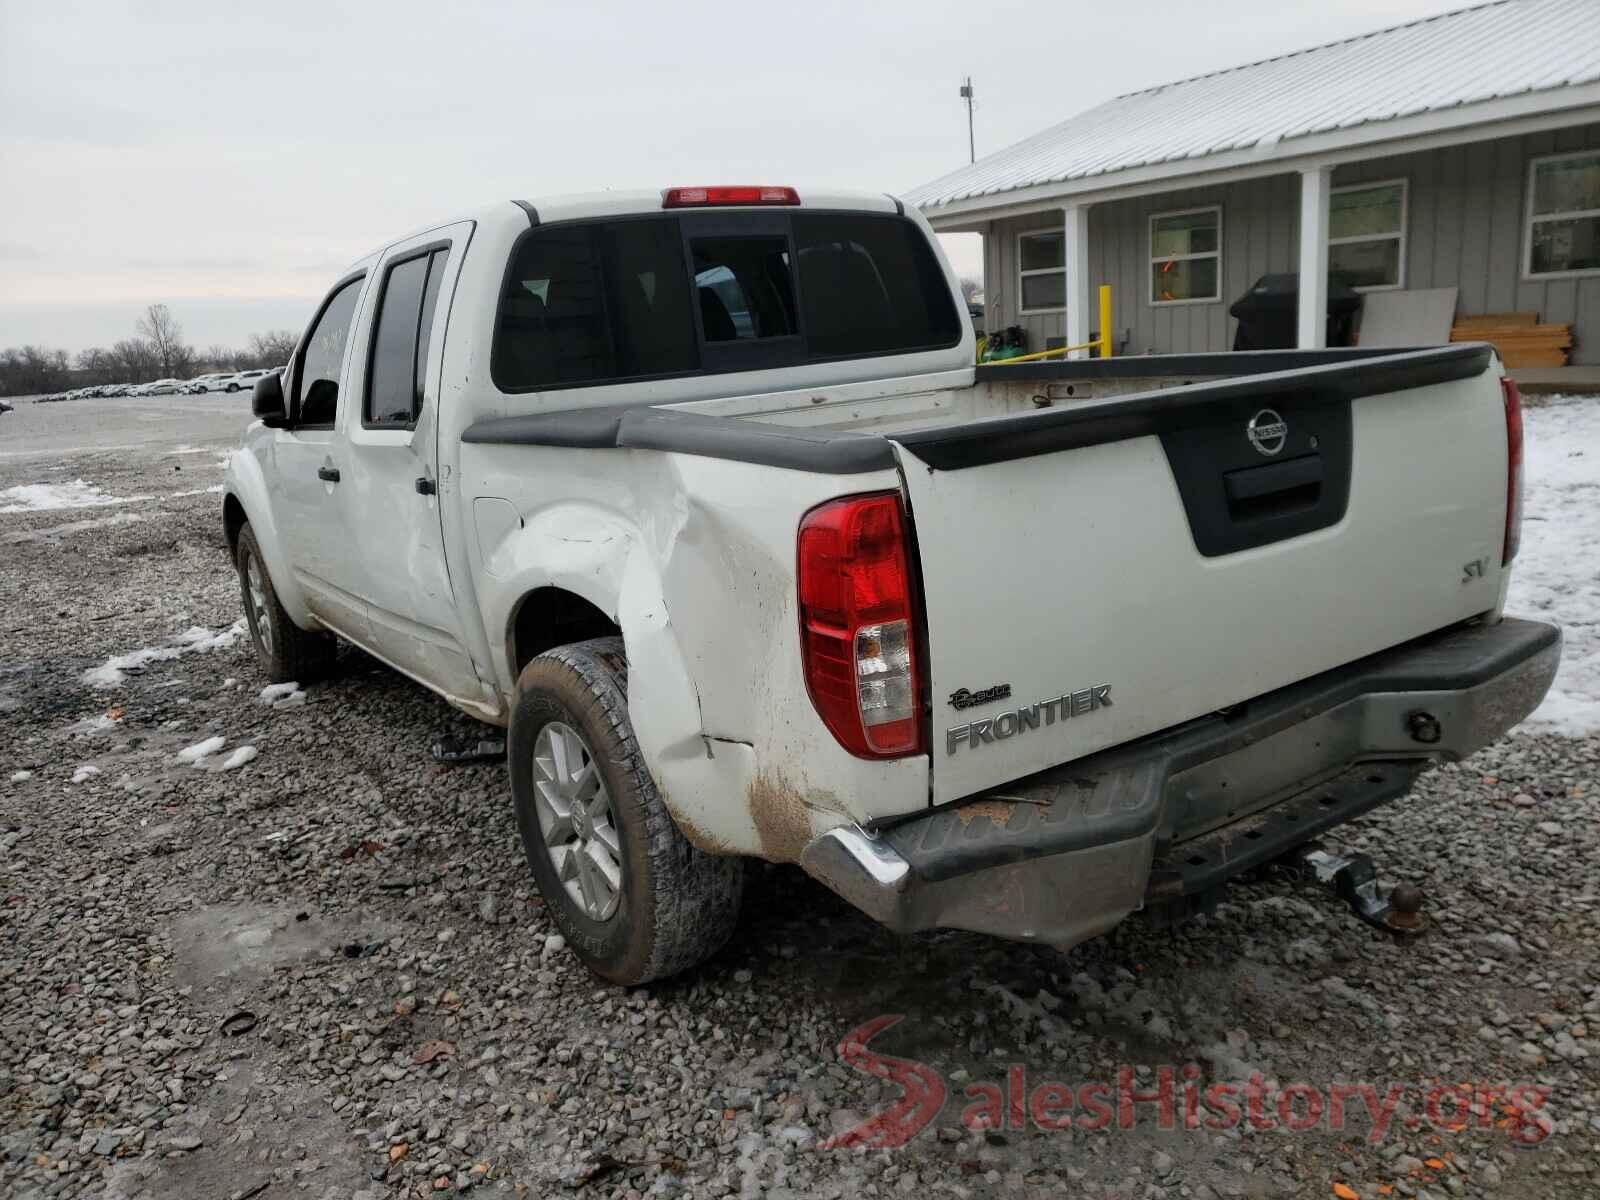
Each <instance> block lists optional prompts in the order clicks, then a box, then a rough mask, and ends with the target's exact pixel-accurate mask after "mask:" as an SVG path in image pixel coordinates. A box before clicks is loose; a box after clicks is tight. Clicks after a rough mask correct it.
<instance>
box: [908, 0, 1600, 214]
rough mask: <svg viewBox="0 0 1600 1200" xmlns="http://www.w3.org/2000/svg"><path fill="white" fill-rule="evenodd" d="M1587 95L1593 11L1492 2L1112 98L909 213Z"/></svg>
mask: <svg viewBox="0 0 1600 1200" xmlns="http://www.w3.org/2000/svg"><path fill="white" fill-rule="evenodd" d="M1596 81H1600V0H1496V2H1495V3H1489V4H1483V5H1480V6H1477V7H1474V8H1466V9H1460V10H1457V11H1455V12H1450V13H1445V14H1443V15H1441V16H1437V17H1430V18H1427V19H1425V20H1420V21H1412V22H1410V23H1408V24H1405V25H1397V26H1394V27H1393V28H1390V29H1383V30H1379V31H1378V32H1376V33H1369V34H1363V35H1362V36H1360V37H1353V38H1348V39H1346V40H1344V41H1340V42H1331V43H1329V44H1328V45H1325V46H1317V47H1315V48H1313V49H1310V50H1301V51H1298V52H1296V53H1294V54H1286V55H1283V56H1282V57H1280V58H1270V59H1266V60H1264V61H1262V62H1256V63H1250V64H1248V65H1246V66H1241V67H1234V68H1231V69H1229V70H1226V71H1217V72H1214V73H1212V74H1210V75H1200V76H1197V77H1195V78H1193V79H1185V80H1183V81H1181V82H1178V83H1169V84H1164V85H1162V86H1160V87H1155V88H1150V89H1148V90H1146V91H1142V92H1133V93H1130V94H1129V95H1126V96H1118V97H1117V98H1116V99H1115V100H1110V101H1107V102H1106V103H1104V104H1102V105H1100V106H1099V107H1097V108H1092V109H1090V110H1089V111H1087V112H1084V113H1080V114H1079V115H1078V116H1075V117H1072V118H1070V119H1068V120H1066V121H1063V122H1061V123H1060V124H1059V125H1055V126H1052V127H1051V128H1049V129H1046V130H1044V131H1043V132H1042V133H1037V134H1034V135H1033V136H1032V137H1030V138H1027V139H1026V140H1024V141H1021V142H1018V143H1017V144H1016V145H1014V146H1010V147H1008V148H1007V149H1004V150H1000V151H998V152H996V153H994V154H991V155H988V156H987V157H985V158H982V159H980V160H979V161H978V162H976V163H973V164H972V165H970V166H966V167H962V168H961V169H960V170H958V171H952V172H951V173H950V174H948V175H945V176H943V177H941V178H939V179H935V180H934V181H933V182H931V183H927V184H924V185H922V186H921V187H918V188H915V189H913V190H912V191H910V192H908V193H906V195H905V200H906V201H907V203H910V204H915V205H918V206H919V207H921V208H923V209H924V210H929V215H930V216H933V215H935V213H936V212H937V210H938V209H940V208H942V207H944V206H947V205H951V204H957V203H959V202H961V201H972V200H977V199H978V198H981V197H996V196H999V195H1000V194H1001V193H1009V192H1014V191H1016V190H1018V189H1021V188H1033V187H1037V186H1038V185H1048V184H1060V183H1066V182H1067V181H1071V180H1084V179H1093V178H1097V177H1109V176H1112V175H1114V174H1116V173H1118V172H1123V171H1128V170H1130V169H1133V168H1140V167H1145V168H1148V167H1153V166H1157V165H1161V164H1166V165H1168V166H1169V167H1170V170H1165V171H1162V172H1160V173H1161V174H1163V175H1171V176H1178V175H1184V174H1189V173H1192V172H1197V171H1200V170H1204V169H1206V168H1207V167H1208V166H1209V165H1210V164H1211V162H1212V161H1214V159H1215V156H1217V155H1221V154H1225V153H1227V152H1229V151H1251V150H1253V151H1254V152H1255V157H1257V158H1260V159H1268V160H1270V159H1274V158H1283V157H1290V156H1292V155H1293V154H1294V153H1295V152H1296V151H1297V149H1298V144H1297V143H1296V139H1305V138H1308V137H1311V136H1313V135H1317V134H1325V133H1328V132H1331V131H1350V132H1353V133H1355V134H1357V135H1358V136H1361V135H1369V136H1364V137H1362V140H1366V141H1378V140H1382V139H1383V138H1385V137H1386V136H1389V133H1390V130H1389V129H1388V128H1386V126H1388V123H1391V122H1395V121H1399V120H1401V119H1403V118H1407V117H1418V116H1424V115H1426V114H1437V113H1442V112H1446V111H1449V112H1452V113H1454V114H1456V115H1459V116H1460V117H1461V118H1462V119H1464V120H1465V119H1470V118H1472V117H1473V116H1474V115H1481V116H1482V117H1483V118H1484V119H1491V118H1492V116H1493V114H1490V113H1487V112H1485V113H1482V114H1477V112H1476V110H1473V109H1471V108H1470V106H1473V105H1484V104H1487V103H1488V102H1492V101H1497V100H1504V99H1506V98H1509V97H1525V96H1530V95H1534V94H1545V97H1546V98H1547V99H1548V100H1549V107H1553V108H1559V107H1564V106H1565V105H1567V104H1570V103H1574V102H1576V101H1575V98H1574V97H1573V96H1572V95H1571V94H1570V91H1569V92H1566V93H1564V92H1563V91H1562V90H1561V89H1573V88H1576V87H1578V86H1580V85H1584V84H1592V83H1595V82H1596ZM1587 90H1589V89H1586V91H1587ZM1585 99H1592V98H1590V97H1587V96H1586V97H1585ZM1105 182H1106V183H1107V184H1108V185H1109V184H1111V183H1112V182H1113V181H1112V180H1111V179H1109V178H1106V180H1105ZM962 207H963V208H970V207H973V206H971V205H962Z"/></svg>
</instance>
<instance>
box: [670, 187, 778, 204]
mask: <svg viewBox="0 0 1600 1200" xmlns="http://www.w3.org/2000/svg"><path fill="white" fill-rule="evenodd" d="M799 203H800V195H799V193H798V192H796V191H795V190H794V189H793V188H792V187H749V186H743V185H739V186H727V185H724V186H722V187H675V188H668V189H667V190H666V191H664V192H662V193H661V207H662V208H714V207H716V206H717V205H720V204H740V205H750V204H755V205H761V204H799Z"/></svg>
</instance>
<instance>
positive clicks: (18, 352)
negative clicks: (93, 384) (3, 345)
mask: <svg viewBox="0 0 1600 1200" xmlns="http://www.w3.org/2000/svg"><path fill="white" fill-rule="evenodd" d="M71 379H72V377H71V372H70V369H69V367H68V365H67V352H66V351H65V350H47V349H45V348H44V347H43V346H23V347H22V348H21V349H8V350H0V396H31V395H34V394H35V393H40V392H59V391H60V390H61V389H62V388H65V387H69V386H71Z"/></svg>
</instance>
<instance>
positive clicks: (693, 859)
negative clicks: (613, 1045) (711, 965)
mask: <svg viewBox="0 0 1600 1200" xmlns="http://www.w3.org/2000/svg"><path fill="white" fill-rule="evenodd" d="M627 684H628V662H627V658H626V657H625V655H624V651H623V645H622V639H621V638H617V637H609V638H595V639H594V640H592V641H587V642H578V643H576V644H574V645H571V646H561V647H558V648H557V649H555V650H551V651H549V652H548V653H545V654H541V655H539V656H538V657H537V658H535V659H533V661H531V662H530V663H529V664H528V665H527V666H526V667H525V668H523V671H522V675H521V677H520V678H519V679H518V680H517V697H516V702H515V704H514V706H513V708H512V712H511V729H510V737H509V739H508V743H507V756H508V766H509V769H510V772H511V795H512V799H513V801H514V803H515V805H516V815H517V826H518V828H519V829H520V831H521V833H522V845H523V850H524V851H525V852H526V854H527V856H528V866H529V867H530V868H531V869H532V871H533V877H534V880H535V882H537V884H538V885H539V891H540V893H541V894H542V895H543V896H544V898H545V904H546V906H547V907H548V908H549V910H550V914H551V916H552V918H553V919H554V920H555V923H556V926H557V928H559V929H560V930H561V933H562V935H563V936H564V937H565V938H566V940H567V944H568V945H569V946H570V947H571V948H572V949H573V951H574V952H575V953H576V954H577V955H578V957H579V958H580V959H582V960H583V962H584V965H585V966H587V967H588V968H589V970H591V971H593V972H594V973H595V974H596V975H598V976H600V977H601V978H602V979H606V980H609V981H610V982H612V983H620V984H627V985H632V984H640V983H648V982H649V981H650V980H652V979H661V978H664V977H666V976H668V975H674V974H677V973H678V972H679V971H684V970H687V969H688V968H690V967H692V966H695V965H696V964H698V963H700V962H703V961H704V960H705V959H707V958H709V957H710V956H711V955H712V954H714V953H716V951H717V950H719V949H721V947H722V946H723V944H724V943H726V942H727V940H728V938H729V936H731V935H732V933H733V929H734V925H735V924H736V923H737V921H738V918H739V903H740V899H741V897H742V895H743V891H744V863H743V861H742V860H740V859H738V858H731V857H724V856H719V855H711V854H705V853H703V852H702V851H700V850H697V849H695V847H693V846H691V845H690V844H689V842H688V840H687V839H686V838H685V837H684V836H683V834H682V833H681V832H679V830H678V827H677V825H676V824H674V823H673V820H672V816H671V814H670V813H668V811H667V806H666V805H665V804H664V803H663V802H662V800H661V795H660V793H659V792H658V791H657V790H656V785H655V781H654V780H653V779H651V777H650V772H649V771H648V770H647V769H646V767H645V765H644V759H643V756H642V755H641V754H640V752H639V744H638V742H637V741H636V740H635V739H634V736H633V726H632V724H631V723H630V722H629V720H628V700H627Z"/></svg>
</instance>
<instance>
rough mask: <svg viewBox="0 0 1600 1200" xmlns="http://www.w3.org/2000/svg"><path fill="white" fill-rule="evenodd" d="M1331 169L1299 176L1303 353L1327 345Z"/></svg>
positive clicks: (1311, 170)
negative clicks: (1329, 185) (1329, 188)
mask: <svg viewBox="0 0 1600 1200" xmlns="http://www.w3.org/2000/svg"><path fill="white" fill-rule="evenodd" d="M1332 174H1333V169H1332V168H1331V167H1312V168H1310V169H1309V170H1305V171H1301V172H1300V323H1299V324H1300V329H1299V334H1300V336H1299V340H1298V343H1297V344H1298V345H1299V347H1300V349H1302V350H1321V349H1322V348H1323V347H1324V346H1326V345H1327V344H1328V181H1329V177H1330V176H1331V175H1332Z"/></svg>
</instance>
